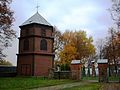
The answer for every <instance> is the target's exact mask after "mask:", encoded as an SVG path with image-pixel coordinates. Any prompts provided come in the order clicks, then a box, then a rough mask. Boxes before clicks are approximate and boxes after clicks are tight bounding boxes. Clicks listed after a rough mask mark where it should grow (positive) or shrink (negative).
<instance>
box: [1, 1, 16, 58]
mask: <svg viewBox="0 0 120 90" xmlns="http://www.w3.org/2000/svg"><path fill="white" fill-rule="evenodd" d="M11 2H12V0H0V60H1V59H3V58H4V57H5V56H6V55H5V54H4V53H3V50H4V49H5V48H7V47H9V46H11V41H12V40H13V38H15V37H16V34H15V31H14V30H12V29H11V27H12V23H13V21H14V18H13V11H11V9H10V3H11Z"/></svg>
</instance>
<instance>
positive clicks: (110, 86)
mask: <svg viewBox="0 0 120 90" xmlns="http://www.w3.org/2000/svg"><path fill="white" fill-rule="evenodd" d="M94 82H98V81H96V80H89V81H84V82H83V81H82V82H74V83H69V84H62V85H56V86H48V87H41V88H35V89H32V90H61V89H64V88H71V87H75V86H80V85H86V84H89V83H94ZM100 90H120V83H102V87H101V88H100Z"/></svg>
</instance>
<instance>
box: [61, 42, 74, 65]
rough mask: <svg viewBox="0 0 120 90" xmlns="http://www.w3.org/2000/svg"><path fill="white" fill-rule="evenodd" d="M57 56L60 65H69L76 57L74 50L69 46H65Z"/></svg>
mask: <svg viewBox="0 0 120 90" xmlns="http://www.w3.org/2000/svg"><path fill="white" fill-rule="evenodd" d="M59 54H60V62H61V64H70V63H71V61H72V60H73V59H75V57H76V48H75V47H74V46H72V45H70V44H67V45H65V46H64V49H63V50H62V51H61V52H60V53H59Z"/></svg>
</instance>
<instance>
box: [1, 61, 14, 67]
mask: <svg viewBox="0 0 120 90" xmlns="http://www.w3.org/2000/svg"><path fill="white" fill-rule="evenodd" d="M0 65H9V66H12V63H11V62H9V61H7V60H0Z"/></svg>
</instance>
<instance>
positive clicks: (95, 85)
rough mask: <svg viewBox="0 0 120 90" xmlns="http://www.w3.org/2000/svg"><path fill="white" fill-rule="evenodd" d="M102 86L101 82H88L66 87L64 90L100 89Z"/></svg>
mask: <svg viewBox="0 0 120 90" xmlns="http://www.w3.org/2000/svg"><path fill="white" fill-rule="evenodd" d="M100 88H101V84H100V83H88V84H85V85H80V86H76V87H72V88H65V89H63V90H99V89H100Z"/></svg>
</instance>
